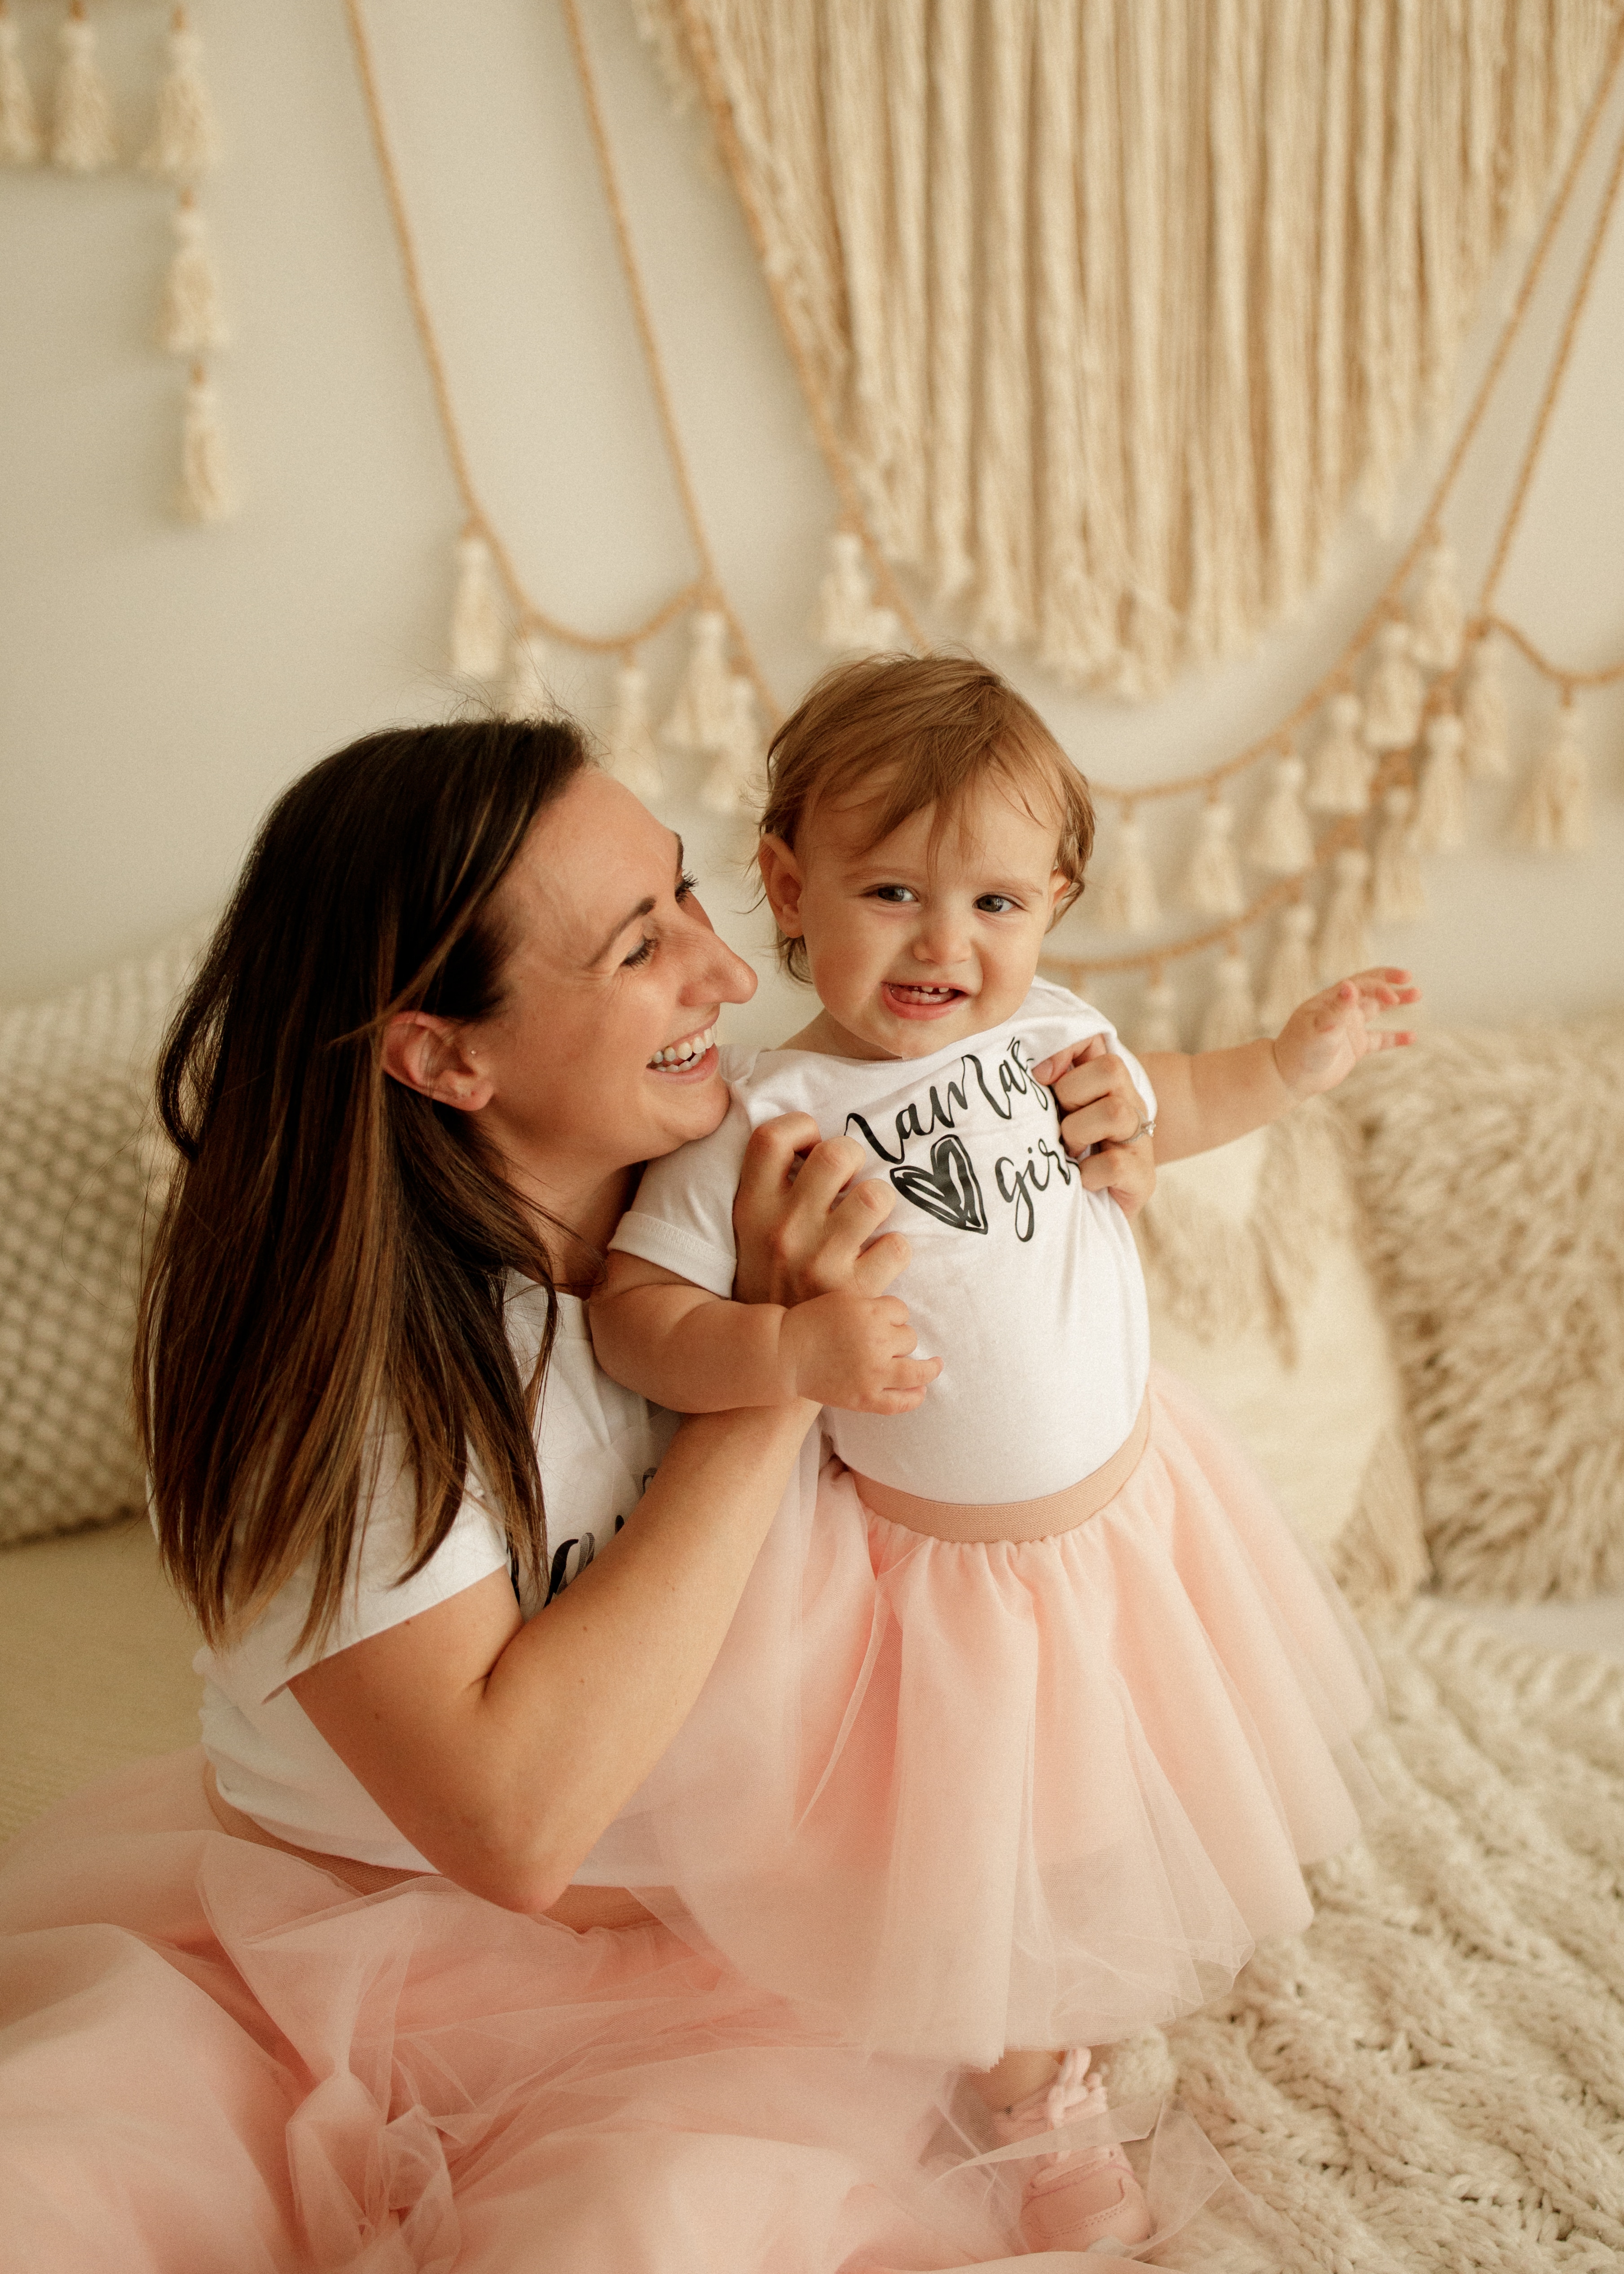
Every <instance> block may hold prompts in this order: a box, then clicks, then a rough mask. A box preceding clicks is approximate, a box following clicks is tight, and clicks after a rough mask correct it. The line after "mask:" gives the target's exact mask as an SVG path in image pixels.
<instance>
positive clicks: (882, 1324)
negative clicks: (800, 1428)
mask: <svg viewBox="0 0 1624 2274" xmlns="http://www.w3.org/2000/svg"><path fill="white" fill-rule="evenodd" d="M917 1340H918V1337H917V1336H916V1335H915V1334H914V1322H913V1321H912V1320H911V1319H910V1318H909V1316H908V1306H907V1305H906V1303H904V1302H900V1301H899V1300H898V1298H897V1297H896V1296H895V1295H861V1294H859V1293H858V1292H857V1291H856V1289H855V1288H852V1287H840V1288H837V1289H836V1290H835V1291H834V1292H833V1293H832V1294H828V1295H814V1296H813V1297H812V1298H811V1299H810V1300H809V1301H808V1302H805V1303H797V1304H796V1306H795V1307H794V1308H793V1310H790V1311H786V1313H785V1314H784V1324H783V1329H782V1340H781V1342H780V1344H779V1348H780V1350H781V1352H782V1353H783V1355H784V1358H785V1359H786V1361H787V1367H786V1370H787V1371H788V1372H789V1373H791V1374H793V1394H794V1396H796V1397H810V1398H814V1399H816V1402H817V1404H820V1405H838V1406H839V1407H841V1408H843V1409H844V1411H845V1412H848V1413H911V1412H913V1410H914V1407H915V1406H916V1405H918V1404H920V1403H921V1400H922V1399H923V1397H924V1395H925V1392H926V1390H927V1389H929V1386H930V1384H931V1383H932V1382H934V1381H935V1380H936V1376H937V1374H940V1373H941V1371H942V1361H941V1359H939V1358H910V1357H909V1355H908V1353H909V1352H910V1351H911V1350H912V1349H913V1348H914V1344H915V1342H916V1341H917Z"/></svg>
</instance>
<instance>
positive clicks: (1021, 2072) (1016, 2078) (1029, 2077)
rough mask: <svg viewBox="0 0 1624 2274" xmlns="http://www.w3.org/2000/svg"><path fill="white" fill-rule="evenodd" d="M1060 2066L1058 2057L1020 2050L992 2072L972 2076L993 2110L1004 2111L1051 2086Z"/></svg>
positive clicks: (976, 2072)
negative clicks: (1029, 2094) (1028, 2095)
mask: <svg viewBox="0 0 1624 2274" xmlns="http://www.w3.org/2000/svg"><path fill="white" fill-rule="evenodd" d="M1059 2066H1060V2055H1059V2054H1058V2053H1040V2052H1026V2050H1025V2049H1024V2048H1022V2047H1019V2046H1017V2047H1015V2048H1014V2049H1012V2050H1011V2052H1006V2053H1005V2054H1004V2059H1002V2060H1001V2061H997V2062H996V2063H995V2064H994V2066H993V2067H991V2068H982V2069H971V2070H970V2071H969V2072H968V2074H969V2079H970V2082H971V2083H972V2084H973V2085H974V2087H975V2090H976V2091H977V2092H978V2093H979V2094H980V2095H981V2098H982V2099H983V2100H984V2101H985V2102H986V2103H987V2105H988V2106H989V2108H992V2109H1004V2108H1012V2107H1013V2106H1014V2105H1015V2103H1016V2102H1017V2101H1018V2100H1025V2099H1026V2096H1027V2094H1028V2093H1033V2092H1041V2090H1042V2089H1043V2087H1044V2086H1045V2085H1046V2084H1051V2083H1052V2082H1054V2077H1055V2072H1056V2069H1057V2068H1058V2067H1059Z"/></svg>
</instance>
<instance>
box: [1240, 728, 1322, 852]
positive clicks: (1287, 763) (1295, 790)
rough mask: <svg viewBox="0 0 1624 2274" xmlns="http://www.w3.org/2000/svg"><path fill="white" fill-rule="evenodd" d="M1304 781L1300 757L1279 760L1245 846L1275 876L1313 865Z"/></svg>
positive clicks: (1311, 835)
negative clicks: (1305, 806)
mask: <svg viewBox="0 0 1624 2274" xmlns="http://www.w3.org/2000/svg"><path fill="white" fill-rule="evenodd" d="M1303 781H1304V766H1303V761H1302V760H1301V758H1298V757H1283V758H1282V759H1280V760H1279V761H1278V763H1277V764H1276V765H1275V767H1274V779H1273V781H1272V783H1271V784H1270V787H1269V793H1268V795H1267V798H1266V799H1265V801H1264V805H1263V810H1262V812H1261V813H1260V814H1259V817H1258V825H1257V827H1256V829H1255V830H1254V831H1253V832H1252V842H1251V843H1250V845H1249V846H1248V847H1247V848H1246V849H1247V851H1248V853H1249V854H1250V855H1251V856H1252V860H1253V861H1254V862H1256V863H1257V865H1258V867H1259V869H1263V870H1267V872H1268V874H1269V875H1270V876H1272V877H1300V876H1301V875H1302V874H1303V872H1304V870H1305V869H1312V867H1313V865H1314V832H1313V831H1312V828H1311V827H1310V826H1309V820H1308V816H1307V814H1306V813H1305V812H1304V809H1303Z"/></svg>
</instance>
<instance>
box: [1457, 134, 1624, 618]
mask: <svg viewBox="0 0 1624 2274" xmlns="http://www.w3.org/2000/svg"><path fill="white" fill-rule="evenodd" d="M1620 182H1624V137H1621V138H1620V142H1619V147H1618V148H1617V150H1616V151H1615V152H1614V154H1613V166H1612V169H1611V171H1610V172H1609V174H1608V176H1607V186H1606V188H1605V191H1604V192H1603V193H1602V201H1601V210H1600V212H1599V213H1598V215H1597V216H1596V226H1595V227H1594V229H1593V230H1591V231H1590V244H1589V245H1587V246H1586V248H1585V254H1584V262H1583V267H1581V269H1580V271H1579V281H1578V283H1577V284H1576V285H1575V289H1574V296H1573V299H1572V301H1571V303H1570V305H1569V306H1568V320H1567V322H1566V323H1565V324H1564V325H1563V327H1562V336H1561V338H1560V341H1559V342H1558V343H1557V350H1556V356H1555V358H1554V360H1553V363H1552V365H1551V370H1550V374H1549V376H1548V377H1547V379H1546V380H1545V393H1544V395H1542V396H1541V397H1540V402H1539V410H1538V414H1537V416H1536V418H1535V419H1534V429H1533V432H1532V433H1531V434H1530V436H1529V438H1528V448H1526V449H1525V450H1524V452H1523V453H1522V464H1521V466H1520V467H1519V468H1518V469H1517V478H1516V486H1515V488H1514V490H1513V491H1512V493H1511V503H1510V505H1509V507H1508V508H1507V512H1506V518H1505V520H1504V522H1503V523H1501V524H1500V539H1499V542H1498V543H1497V544H1496V546H1495V547H1494V555H1493V558H1492V560H1491V561H1490V562H1489V566H1488V570H1487V573H1486V575H1485V577H1484V580H1483V590H1482V592H1481V594H1480V595H1479V598H1478V601H1477V607H1478V612H1479V614H1484V615H1486V614H1488V611H1489V608H1490V606H1491V603H1492V600H1493V598H1494V594H1495V591H1496V589H1497V588H1498V586H1499V584H1500V577H1501V576H1502V575H1503V574H1504V572H1505V567H1506V560H1507V555H1508V553H1510V551H1511V545H1512V540H1513V538H1515V535H1516V533H1517V524H1518V523H1519V522H1520V521H1521V520H1522V508H1523V507H1524V506H1525V505H1526V504H1527V502H1528V493H1529V486H1530V483H1531V482H1532V480H1533V478H1534V468H1535V466H1536V464H1537V463H1538V459H1539V453H1540V450H1541V449H1542V448H1543V447H1544V444H1545V434H1546V432H1547V430H1548V429H1549V427H1550V424H1551V414H1552V412H1553V410H1555V408H1556V398H1557V396H1558V395H1560V392H1561V388H1562V381H1563V380H1565V379H1566V378H1567V376H1568V361H1569V359H1570V358H1571V357H1572V355H1573V348H1574V341H1575V338H1576V336H1577V335H1578V330H1579V319H1580V317H1581V316H1582V315H1583V313H1584V310H1585V306H1586V304H1587V302H1588V301H1589V299H1590V286H1591V283H1592V282H1594V280H1595V275H1596V267H1597V263H1598V261H1599V260H1600V259H1601V251H1602V246H1603V245H1604V244H1605V242H1606V237H1607V228H1608V224H1609V223H1610V222H1611V221H1612V219H1613V207H1614V206H1615V205H1616V204H1617V202H1618V195H1619V186H1620ZM1525 651H1526V650H1525Z"/></svg>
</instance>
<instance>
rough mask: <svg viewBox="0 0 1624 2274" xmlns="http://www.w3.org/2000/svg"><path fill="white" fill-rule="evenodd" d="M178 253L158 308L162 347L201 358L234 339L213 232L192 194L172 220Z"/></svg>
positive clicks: (183, 195) (188, 193) (171, 352)
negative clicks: (213, 250)
mask: <svg viewBox="0 0 1624 2274" xmlns="http://www.w3.org/2000/svg"><path fill="white" fill-rule="evenodd" d="M169 225H170V227H171V228H172V229H173V230H174V232H175V253H174V257H173V259H172V260H170V262H169V271H168V274H167V275H165V277H164V280H163V297H162V299H161V300H160V302H159V304H158V344H159V346H160V347H161V348H162V349H163V350H165V352H166V353H168V354H169V355H201V354H203V353H205V352H207V350H209V349H210V348H220V347H223V346H224V345H225V343H226V342H227V340H228V339H229V337H230V334H229V331H228V329H227V327H226V322H225V319H224V317H223V316H222V313H221V310H220V278H219V275H218V274H217V272H216V270H215V267H214V255H213V254H212V253H211V252H210V251H209V249H208V232H207V230H206V228H205V227H204V222H203V216H202V215H201V214H200V213H199V211H198V208H197V206H196V204H195V203H194V201H193V199H192V192H191V191H190V190H183V191H182V192H181V193H180V200H179V202H178V203H177V206H176V208H175V211H174V214H173V215H172V216H171V219H170V223H169Z"/></svg>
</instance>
